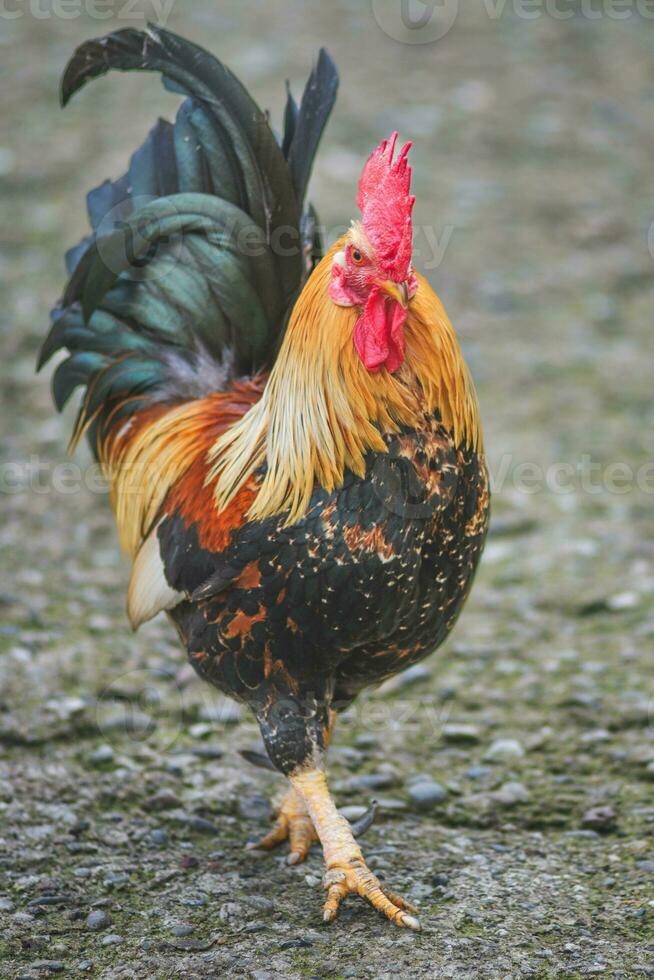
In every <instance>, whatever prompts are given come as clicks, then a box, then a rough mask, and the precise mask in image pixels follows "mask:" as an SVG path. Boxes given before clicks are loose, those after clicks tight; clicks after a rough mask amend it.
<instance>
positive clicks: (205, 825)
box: [187, 817, 219, 834]
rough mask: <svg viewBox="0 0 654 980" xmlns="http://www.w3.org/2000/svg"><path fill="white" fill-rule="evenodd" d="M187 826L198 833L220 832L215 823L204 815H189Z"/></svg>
mask: <svg viewBox="0 0 654 980" xmlns="http://www.w3.org/2000/svg"><path fill="white" fill-rule="evenodd" d="M187 826H188V828H189V830H195V831H196V833H198V834H218V833H219V830H218V828H217V827H216V825H215V823H212V822H211V821H210V820H205V819H204V817H189V819H188V824H187Z"/></svg>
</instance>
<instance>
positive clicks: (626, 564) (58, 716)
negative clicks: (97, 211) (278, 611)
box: [0, 0, 654, 980]
mask: <svg viewBox="0 0 654 980" xmlns="http://www.w3.org/2000/svg"><path fill="white" fill-rule="evenodd" d="M473 6H474V8H475V9H472V7H473ZM147 20H153V21H157V22H158V23H160V24H162V25H163V26H165V27H168V28H170V29H171V30H174V31H177V32H179V33H182V34H184V35H185V36H187V37H189V38H190V39H191V40H194V41H196V42H199V43H201V44H202V45H204V46H205V47H207V48H208V49H209V50H211V51H213V52H215V53H216V54H217V55H219V56H220V57H221V58H222V59H223V60H225V61H226V63H227V64H228V65H229V66H230V67H231V68H232V69H233V70H234V71H235V72H236V73H237V74H238V75H239V76H240V77H241V78H242V80H243V81H244V83H245V84H246V85H247V87H248V88H249V89H250V90H251V92H252V93H253V94H254V96H255V97H256V98H257V99H258V101H259V102H260V104H262V105H263V106H266V107H269V108H270V110H271V112H272V119H273V121H274V122H275V121H276V122H278V123H279V122H280V121H281V119H280V116H281V111H282V108H283V104H284V98H285V93H284V81H285V79H287V78H288V79H290V81H291V84H292V86H293V88H294V91H295V92H296V94H299V93H300V92H301V88H302V86H303V84H304V80H305V78H306V75H307V74H308V72H309V70H310V67H311V65H312V63H313V61H314V59H315V57H316V55H317V51H318V49H319V47H320V46H321V45H325V46H326V47H327V48H328V49H329V51H330V53H331V55H332V56H333V58H334V59H335V61H336V63H337V64H338V66H339V69H340V72H341V89H340V95H339V100H338V103H337V107H336V111H335V113H334V116H333V118H332V121H331V122H330V124H329V127H328V129H327V132H326V135H325V138H324V141H323V145H322V149H321V153H320V154H319V157H318V162H317V166H316V169H315V173H314V177H313V181H312V187H311V197H312V199H313V201H314V202H315V204H316V205H317V207H318V209H319V213H320V216H321V219H322V221H323V222H324V223H325V225H326V226H327V228H328V229H333V230H334V234H335V233H336V230H337V229H338V227H339V226H341V225H342V224H343V223H346V222H348V221H349V219H350V218H351V217H352V216H354V215H355V213H356V212H355V195H356V183H357V179H358V176H359V173H360V169H361V166H362V163H363V160H364V158H365V157H366V156H367V155H368V153H369V152H370V150H371V149H372V148H373V147H374V146H375V145H376V144H377V143H378V142H379V140H380V139H381V138H382V137H383V136H386V135H388V133H389V132H390V131H391V130H393V129H396V128H397V129H399V131H400V136H401V138H403V139H412V140H413V141H414V150H413V151H412V158H413V159H412V162H413V168H414V191H415V194H416V196H417V203H416V207H415V222H416V249H417V252H418V253H419V254H418V255H417V257H416V265H417V266H418V267H419V268H421V269H422V271H424V272H426V274H427V275H428V277H429V278H430V280H431V282H432V284H433V285H434V287H435V288H436V290H437V291H438V293H439V294H440V296H441V297H442V299H443V301H444V303H445V306H446V308H447V309H448V311H449V314H450V316H451V318H452V320H453V322H454V324H455V326H456V328H457V330H458V332H459V335H460V338H461V342H462V345H463V347H464V350H465V353H466V356H467V358H468V361H469V363H470V365H471V368H472V371H473V374H474V377H475V380H476V383H477V386H478V391H479V395H480V400H481V404H482V410H483V418H484V424H485V432H486V445H487V452H488V459H489V466H490V469H491V474H492V481H493V488H494V511H493V523H492V531H491V536H490V538H489V542H488V545H487V548H486V553H485V558H484V560H483V562H482V568H481V571H480V574H479V576H478V580H477V584H476V586H475V588H474V589H473V592H472V597H471V599H470V601H469V603H468V606H467V608H466V610H465V613H464V615H463V616H462V619H461V621H460V623H459V624H458V626H457V628H456V629H455V631H454V635H453V637H452V639H451V640H450V641H449V643H448V644H447V646H446V647H445V648H443V649H442V650H441V651H440V652H439V653H438V654H437V655H436V656H435V657H434V658H432V659H431V660H428V661H426V662H425V664H424V665H421V666H419V667H416V668H413V669H412V670H411V671H410V672H408V674H406V675H404V676H402V677H399V678H397V679H395V680H394V681H392V682H391V683H389V684H387V685H386V687H385V688H384V689H382V690H381V691H379V692H376V693H375V694H372V695H370V696H368V697H367V698H365V699H361V701H360V702H359V703H358V705H357V706H356V707H355V708H354V709H353V711H352V712H351V714H350V715H349V716H348V717H346V718H345V719H344V723H343V725H342V728H341V730H340V732H339V733H338V735H337V739H336V744H335V746H334V750H333V758H332V771H333V776H334V787H335V790H336V794H337V797H338V799H339V802H340V803H341V804H342V805H343V806H344V807H347V808H348V809H347V812H348V813H349V815H351V816H354V815H355V814H356V812H361V810H362V808H363V807H364V806H365V804H366V803H367V802H368V800H369V799H370V797H371V796H372V795H375V796H377V798H379V799H380V800H381V816H380V818H379V821H378V823H377V824H376V825H375V827H374V828H373V829H372V830H371V831H370V834H369V840H368V841H367V845H368V849H367V853H368V854H369V856H370V858H371V861H370V863H371V866H373V867H374V868H375V869H376V870H377V872H378V873H380V874H382V875H384V876H386V877H388V878H389V879H392V882H393V884H394V885H396V886H397V888H398V890H399V891H402V892H403V893H404V894H406V895H407V897H409V898H413V899H415V900H416V901H418V902H419V903H420V905H421V909H422V915H421V917H422V919H423V922H424V923H425V925H426V926H427V929H428V932H427V934H424V935H422V936H414V935H410V936H409V935H405V934H403V933H401V932H399V931H391V930H390V928H387V927H386V925H385V924H384V923H383V922H382V921H380V920H378V919H376V918H375V916H374V913H372V912H371V911H370V910H367V909H366V908H364V907H363V904H362V903H351V904H350V906H348V908H347V909H344V911H343V913H342V915H341V918H340V919H339V922H338V924H337V926H336V927H334V928H333V929H332V930H331V931H329V932H325V931H323V930H322V929H321V927H320V925H319V923H320V887H319V876H320V873H321V872H320V861H319V858H318V856H317V855H315V856H314V857H312V859H311V861H310V862H309V864H308V865H306V866H302V867H300V868H297V869H289V868H286V867H285V866H284V865H283V863H282V857H283V856H280V857H278V856H274V857H270V856H267V857H264V858H260V857H257V856H253V855H252V854H249V853H248V854H245V853H244V852H243V848H242V845H243V842H244V840H245V839H246V838H247V837H248V836H253V835H254V834H255V833H256V832H257V831H260V830H261V828H262V826H263V825H265V822H266V820H267V817H268V814H269V810H268V797H269V795H270V793H271V792H272V791H273V790H274V789H275V787H276V786H277V782H276V779H275V777H274V776H273V775H272V774H267V773H264V772H261V771H259V770H251V769H248V767H247V764H246V763H244V762H243V761H242V760H241V759H240V758H239V756H238V754H237V749H239V748H246V747H253V746H256V742H257V733H256V730H255V726H254V725H253V724H252V723H251V722H250V720H249V718H247V717H245V716H243V715H242V714H241V712H240V710H239V708H238V707H237V706H236V705H233V704H230V703H226V702H223V701H222V700H221V699H220V698H218V697H217V696H216V695H214V694H213V693H212V692H210V691H208V690H207V689H206V688H205V687H204V686H202V685H201V683H200V682H199V681H196V680H195V679H194V676H193V673H192V671H191V670H190V668H189V667H187V666H186V665H185V662H184V657H183V654H182V653H181V651H180V650H179V649H178V645H177V643H176V642H175V638H174V636H173V634H172V631H171V628H170V627H169V626H168V624H167V622H166V621H165V619H157V620H156V621H154V622H152V623H150V624H148V625H147V626H146V627H145V628H143V629H142V630H141V631H140V633H139V634H138V635H137V636H132V635H131V633H130V631H129V628H128V623H127V619H126V617H125V614H124V595H125V587H126V582H127V566H126V563H125V562H124V561H123V559H122V558H121V556H120V555H119V552H118V548H117V544H116V541H115V537H114V531H113V525H112V521H111V517H110V513H109V507H108V503H107V500H106V493H105V489H104V486H103V483H102V480H101V478H100V476H99V474H98V473H97V472H95V470H94V469H93V468H92V467H91V459H90V456H89V454H88V453H87V452H86V450H85V449H83V450H81V451H80V452H78V454H77V455H76V456H75V458H74V460H67V458H66V456H65V447H66V443H67V438H68V434H69V432H70V428H71V423H72V418H73V415H74V411H73V408H74V407H73V406H71V407H70V411H69V412H67V415H66V417H64V418H60V417H57V416H56V415H55V412H54V409H53V407H52V404H51V400H50V393H49V377H48V375H49V373H50V370H51V369H50V368H49V369H48V370H46V372H45V373H44V375H43V376H39V377H36V376H35V375H34V363H35V358H36V352H37V349H38V346H39V344H40V342H41V339H42V338H43V336H44V334H45V331H46V327H47V320H48V310H49V308H50V306H51V305H52V303H53V302H54V300H56V298H57V297H58V295H59V294H60V291H61V289H62V286H63V283H64V272H63V252H64V250H65V249H66V248H68V247H69V246H70V245H72V244H74V243H75V242H76V241H77V240H78V239H79V238H80V237H81V236H82V235H83V234H86V219H85V213H84V196H85V194H86V192H87V191H88V190H89V189H90V188H92V187H94V186H95V185H96V184H98V183H99V182H100V181H101V180H102V179H103V178H104V177H106V176H111V177H116V176H118V175H119V174H120V173H122V172H123V171H124V168H125V164H126V162H127V158H128V156H129V154H130V153H131V152H132V151H133V149H134V148H135V147H136V146H137V145H138V144H139V143H140V141H141V140H142V138H143V136H144V135H145V133H146V132H147V130H148V129H149V128H150V126H151V125H152V123H153V122H154V120H155V118H156V117H157V115H164V116H167V117H171V116H173V115H174V113H175V111H176V108H177V105H178V98H177V97H175V96H173V95H171V94H170V93H166V92H165V91H164V90H163V89H162V87H161V85H160V83H159V80H158V78H156V77H150V76H147V77H146V76H136V75H132V76H119V75H116V74H113V75H111V76H109V77H108V78H105V79H103V80H101V81H98V82H95V83H94V84H93V85H92V86H90V87H89V88H88V89H85V90H84V91H83V92H81V93H80V95H78V96H77V97H76V98H75V99H74V100H73V102H72V104H71V105H70V107H69V108H67V109H66V111H65V112H62V111H61V110H60V109H59V106H58V95H57V90H58V81H59V77H60V74H61V72H62V70H63V67H64V65H65V63H66V61H67V60H68V58H69V56H70V54H71V53H72V51H73V49H74V48H75V46H76V45H77V44H79V43H80V42H81V41H83V40H85V39H86V38H89V37H94V36H98V35H101V34H103V33H106V32H108V31H110V30H113V29H116V28H118V27H134V28H136V29H142V28H143V27H144V26H145V23H146V21H147ZM0 57H1V61H2V66H3V68H2V73H3V83H2V85H1V86H0V104H1V113H0V181H1V186H2V221H1V223H0V239H1V250H0V270H1V280H2V289H3V296H2V303H1V304H0V330H1V333H0V384H1V399H2V403H1V409H2V410H1V412H0V514H1V518H0V555H1V559H0V560H1V569H0V574H1V576H2V577H1V580H0V921H1V924H2V928H1V929H0V973H2V975H3V976H8V977H14V976H23V975H25V976H26V975H32V974H33V973H34V972H35V971H36V973H38V975H42V974H43V972H45V973H48V972H52V973H54V972H57V971H62V970H65V971H69V972H70V973H71V974H73V975H74V974H76V973H80V974H81V975H84V974H86V975H92V976H98V977H132V976H134V977H141V976H157V977H162V978H169V977H173V976H181V975H182V974H184V975H185V976H187V977H195V976H197V977H213V976H217V977H219V976H226V975H230V976H232V975H233V976H246V977H250V976H252V977H255V978H259V980H265V978H268V977H273V978H276V977H296V976H297V977H300V976H302V977H303V976H329V977H332V976H333V977H341V976H342V977H375V978H378V977H383V976H386V975H390V973H387V971H388V970H389V964H390V963H392V964H393V966H392V971H393V973H394V974H397V971H398V970H399V971H400V972H401V975H402V976H422V975H424V976H444V977H496V976H508V977H522V976H528V977H550V976H551V977H562V976H565V977H571V978H572V977H578V976H579V977H580V976H589V975H607V976H612V977H617V976H621V977H632V976H641V975H652V974H654V955H653V952H652V951H653V947H652V939H653V938H654V932H652V929H653V923H654V908H652V905H653V904H654V903H652V901H651V898H652V881H653V880H654V879H653V877H652V876H653V874H654V850H653V849H652V845H651V831H652V824H653V822H654V805H653V804H652V786H653V785H654V783H653V782H652V781H653V780H654V733H653V730H652V723H653V721H652V719H653V717H654V713H653V710H652V703H653V702H652V697H653V696H654V680H653V678H652V670H651V663H652V649H653V647H654V541H653V538H652V501H653V499H654V462H653V460H654V425H653V423H654V405H653V402H652V394H651V393H652V376H653V369H654V363H653V353H652V326H653V324H652V306H653V301H654V283H653V280H652V272H653V270H654V265H653V263H654V257H653V252H654V231H653V229H652V225H651V222H652V220H653V219H654V193H653V191H652V149H653V144H652V133H653V131H654V8H652V6H651V5H650V4H648V3H647V2H646V0H640V2H638V0H634V2H633V3H630V2H625V0H584V2H581V0H579V2H575V0H567V2H566V0H557V2H556V3H554V2H550V0H542V3H539V2H538V0H531V2H526V0H522V2H521V0H506V2H501V0H492V2H491V0H483V2H480V3H477V4H474V5H471V4H465V5H464V4H463V3H458V2H455V0H440V2H438V3H435V4H434V3H426V4H423V3H419V2H418V0H410V2H409V0H404V2H401V0H397V2H395V0H371V2H368V0H356V2H355V0H331V2H330V3H319V2H317V0H310V2H306V0H267V2H265V3H263V2H261V3H259V2H254V0H242V2H235V0H229V2H228V0H212V2H209V0H194V2H190V0H148V2H144V0H138V2H136V3H132V2H130V3H127V2H124V0H116V2H108V3H107V2H102V0H58V2H54V0H52V2H49V0H6V2H5V3H4V4H3V6H2V8H1V9H0ZM400 886H401V887H400ZM94 911H95V912H97V913H98V914H99V915H100V918H99V919H98V918H97V917H96V920H95V921H96V922H99V923H100V924H99V925H97V926H90V925H88V922H89V920H88V919H87V915H88V914H89V913H90V912H94ZM102 915H104V919H103V918H102ZM429 931H431V935H430V934H429ZM211 937H214V938H215V937H218V938H217V942H216V944H215V945H213V946H211V944H210V943H209V945H208V946H207V942H208V941H209V939H210V938H211ZM35 964H36V966H35ZM39 964H41V965H40V966H39ZM43 964H45V965H43ZM48 964H49V965H48Z"/></svg>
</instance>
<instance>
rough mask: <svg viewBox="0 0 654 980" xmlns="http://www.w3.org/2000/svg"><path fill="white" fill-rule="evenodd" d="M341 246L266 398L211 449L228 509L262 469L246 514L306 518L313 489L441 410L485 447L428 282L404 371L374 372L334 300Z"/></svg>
mask: <svg viewBox="0 0 654 980" xmlns="http://www.w3.org/2000/svg"><path fill="white" fill-rule="evenodd" d="M344 242H345V239H341V240H340V241H339V242H337V243H336V244H335V245H334V246H333V248H332V249H331V250H330V252H329V253H328V254H327V255H326V256H325V257H324V258H323V259H322V261H321V262H320V264H319V266H318V267H317V269H316V270H315V271H314V273H313V275H312V276H311V278H310V280H309V281H308V283H307V284H306V286H305V287H304V290H303V292H302V294H301V296H300V297H299V299H298V301H297V303H296V305H295V309H294V310H293V314H292V316H291V320H290V322H289V325H288V328H287V331H286V335H285V337H284V342H283V344H282V347H281V350H280V352H279V355H278V357H277V360H276V362H275V366H274V368H273V370H272V372H271V375H270V378H269V380H268V384H267V386H266V389H265V391H264V394H263V396H262V398H261V400H260V401H259V402H258V403H257V404H256V405H254V406H253V407H252V408H251V409H250V411H249V412H248V413H247V415H245V416H244V417H243V418H242V419H241V420H240V421H239V422H238V423H237V424H236V425H234V426H233V427H232V428H231V429H230V430H229V431H228V432H226V433H224V435H222V436H221V437H220V438H219V439H218V440H217V441H216V443H215V444H214V446H213V447H212V448H211V450H210V452H209V458H210V460H211V463H212V468H211V470H210V472H209V475H208V480H215V481H216V483H215V501H216V506H217V507H218V508H219V509H222V508H223V507H225V506H226V505H227V504H228V503H229V501H230V500H231V499H232V497H233V496H234V494H235V493H236V492H237V491H238V490H239V488H240V487H241V486H243V484H244V483H245V481H246V480H247V479H248V477H249V476H250V475H251V474H252V473H253V472H254V471H255V470H256V469H257V468H258V467H259V466H260V465H261V464H262V463H264V461H265V462H266V463H267V469H266V472H265V475H264V477H263V479H262V482H261V485H260V488H259V492H258V494H257V496H256V498H255V500H254V503H253V505H252V507H251V509H250V512H249V516H250V517H251V518H253V519H258V520H260V519H262V518H265V517H269V516H271V515H273V514H278V513H281V512H284V511H288V523H292V522H293V521H296V520H298V519H299V518H300V517H302V516H303V514H304V513H306V510H307V507H308V504H309V501H310V499H311V494H312V493H313V489H314V486H315V484H316V483H318V484H320V485H321V486H322V487H324V488H325V489H326V490H328V491H330V490H333V489H334V488H335V487H337V486H339V485H340V484H341V482H342V480H343V477H344V473H345V470H346V469H350V470H352V471H353V472H354V473H356V474H357V475H359V476H362V475H363V474H364V472H365V462H364V457H365V454H366V453H367V452H368V451H370V450H372V451H377V452H385V451H386V445H385V443H384V440H383V438H382V435H383V434H385V433H392V432H397V431H398V430H399V429H400V427H401V426H413V425H417V424H418V423H419V421H420V419H421V417H424V415H425V413H430V412H433V411H434V410H436V409H438V410H439V411H440V414H441V417H442V420H443V422H444V424H445V425H446V426H447V427H448V428H449V429H451V430H452V432H453V435H454V439H455V442H456V443H457V444H467V445H469V446H470V447H471V448H474V449H477V450H480V451H481V442H482V435H481V426H480V422H479V411H478V405H477V397H476V394H475V390H474V386H473V384H472V380H471V378H470V375H469V373H468V369H467V367H466V365H465V362H464V360H463V356H462V354H461V350H460V348H459V344H458V341H457V339H456V335H455V333H454V330H453V328H452V325H451V324H450V322H449V320H448V318H447V314H446V313H445V310H444V309H443V307H442V305H441V303H440V300H439V299H438V297H437V296H436V294H435V293H434V292H433V290H432V289H431V287H430V286H429V284H428V283H427V281H426V280H425V279H423V278H420V279H419V283H420V285H419V289H418V290H417V293H416V295H415V297H414V298H413V300H412V301H411V304H410V306H409V314H408V318H407V322H406V325H405V337H406V359H405V363H404V365H403V366H402V368H401V370H400V371H399V372H397V373H396V374H393V375H391V374H389V373H388V372H387V371H386V370H385V369H382V370H381V371H379V372H377V373H371V372H369V371H368V370H367V369H366V368H365V367H364V365H363V363H362V362H361V359H360V358H359V356H358V354H357V352H356V350H355V347H354V344H353V343H352V332H353V330H354V325H355V322H356V319H357V317H358V315H359V314H358V310H357V309H356V308H353V307H350V308H347V307H341V306H337V305H336V304H335V303H333V302H332V301H331V300H330V299H329V297H328V295H327V288H328V285H329V280H330V274H331V266H332V261H333V257H334V254H335V253H336V252H337V251H339V250H341V249H342V248H343V246H344Z"/></svg>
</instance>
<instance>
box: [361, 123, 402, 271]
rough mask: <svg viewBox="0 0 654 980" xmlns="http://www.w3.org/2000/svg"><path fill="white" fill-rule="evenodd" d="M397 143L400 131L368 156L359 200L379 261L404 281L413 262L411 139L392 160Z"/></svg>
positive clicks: (367, 230)
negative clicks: (409, 154)
mask: <svg viewBox="0 0 654 980" xmlns="http://www.w3.org/2000/svg"><path fill="white" fill-rule="evenodd" d="M396 143H397V133H393V135H392V136H391V137H390V139H387V140H384V141H383V143H380V144H379V146H378V147H377V149H376V150H375V151H374V152H373V153H371V155H370V156H369V157H368V160H367V162H366V165H365V167H364V168H363V172H362V174H361V178H360V180H359V194H358V197H357V204H358V205H359V208H360V209H361V215H362V219H363V230H364V231H365V233H366V235H367V237H368V238H369V240H370V242H371V243H372V245H373V246H374V248H375V251H376V252H377V259H378V262H379V265H380V266H381V267H382V269H383V270H384V272H385V273H386V274H387V275H388V277H389V278H390V279H393V280H394V281H395V282H403V281H404V280H405V279H406V278H407V276H408V274H409V265H410V263H411V251H412V245H413V224H412V222H411V211H412V210H413V204H414V202H415V197H414V196H413V195H412V194H410V193H409V192H410V189H411V167H410V166H409V163H408V160H407V156H408V153H409V150H410V149H411V143H405V145H404V146H403V147H402V149H401V150H400V152H399V153H398V155H397V158H396V159H395V160H393V154H394V153H395V144H396Z"/></svg>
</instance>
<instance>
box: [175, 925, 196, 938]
mask: <svg viewBox="0 0 654 980" xmlns="http://www.w3.org/2000/svg"><path fill="white" fill-rule="evenodd" d="M171 932H172V934H173V936H179V938H180V939H181V938H183V937H184V936H190V935H191V933H192V932H193V926H190V925H187V924H185V923H183V924H180V925H178V926H173V927H172V929H171Z"/></svg>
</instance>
